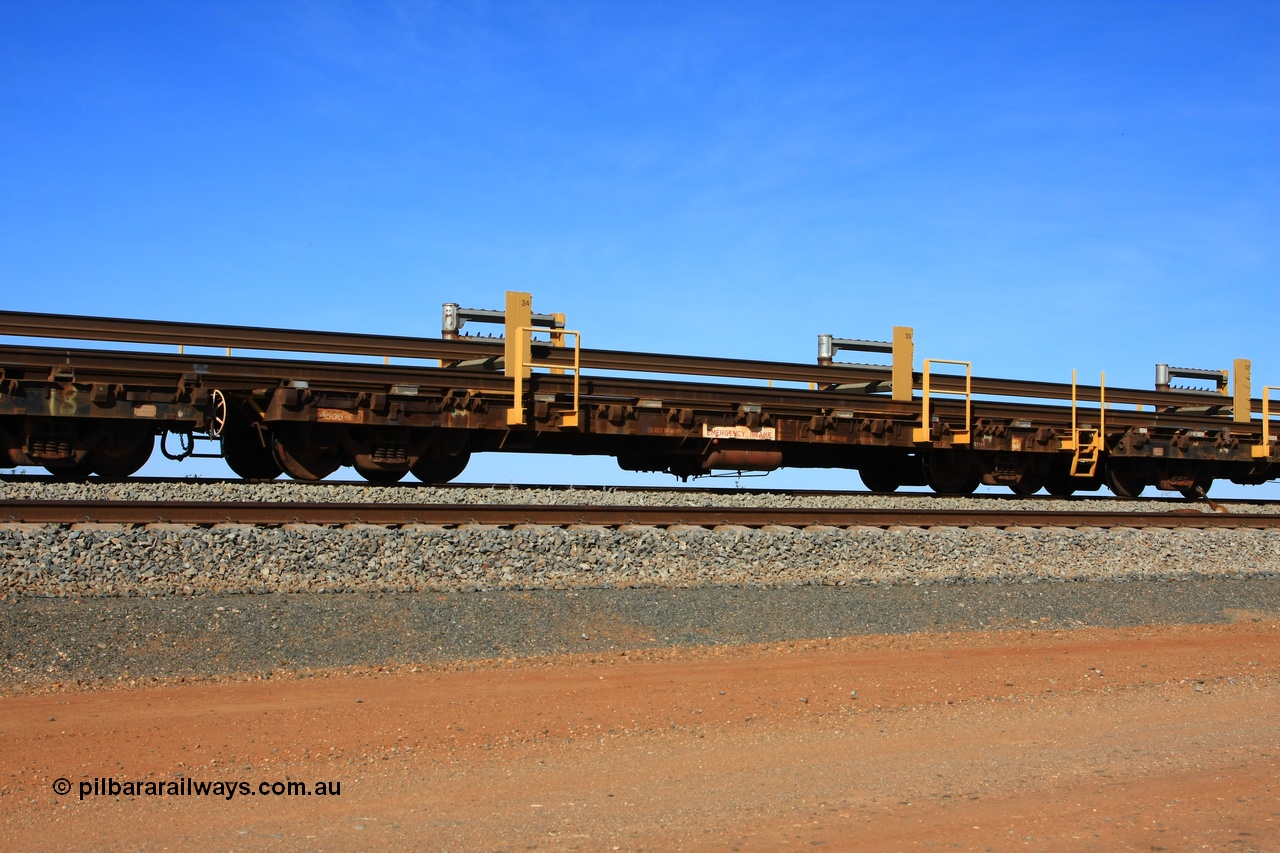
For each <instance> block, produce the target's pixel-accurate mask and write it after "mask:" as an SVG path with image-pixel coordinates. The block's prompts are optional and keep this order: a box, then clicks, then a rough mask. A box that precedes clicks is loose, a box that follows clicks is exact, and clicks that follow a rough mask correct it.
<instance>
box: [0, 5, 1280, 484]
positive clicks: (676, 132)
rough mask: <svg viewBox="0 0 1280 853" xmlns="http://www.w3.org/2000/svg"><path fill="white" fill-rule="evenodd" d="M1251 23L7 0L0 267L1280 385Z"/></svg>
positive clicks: (433, 329) (786, 356)
mask: <svg viewBox="0 0 1280 853" xmlns="http://www.w3.org/2000/svg"><path fill="white" fill-rule="evenodd" d="M1278 44H1280V4H1275V3H1270V2H1267V3H1261V2H1260V3H1249V2H1237V3H1174V2H1161V3H1155V2H1150V3H1147V2H1132V3H1084V2H1081V3H1065V2H1061V3H1012V2H1008V3H980V2H974V3H964V2H955V3H932V2H916V3H901V2H898V3H857V2H844V3H822V2H790V3H716V2H704V3H693V4H691V3H661V2H651V3H639V2H637V3H627V2H583V3H574V2H558V3H520V2H495V3H461V2H458V3H408V2H402V3H377V2H361V3H357V2H351V3H339V2H315V3H304V2H298V3H280V4H273V3H240V4H237V3H195V4H192V3H160V2H157V3H129V2H85V3H69V2H30V3H28V2H19V0H5V2H4V4H3V24H0V117H2V118H3V121H0V287H2V288H3V292H4V294H5V298H4V303H5V306H6V307H7V308H11V309H16V310H30V311H59V312H76V313H88V314H107V315H129V316H135V317H147V318H158V319H175V320H195V321H203V322H225V323H237V324H261V325H280V326H289V327H303V328H325V329H337V330H343V331H361V332H378V331H385V332H388V333H394V334H408V335H413V334H422V335H429V336H435V335H438V334H439V310H440V304H441V303H442V302H445V301H457V302H460V303H462V304H464V305H468V306H473V307H499V306H500V304H501V300H502V293H503V291H504V290H506V289H518V290H529V291H531V292H533V294H534V298H535V308H536V309H537V310H540V311H564V312H566V313H567V314H568V315H569V325H570V326H571V327H572V328H576V329H580V330H581V331H582V332H583V341H584V345H587V346H594V347H603V348H611V349H641V350H651V351H672V352H687V353H698V354H711V355H725V356H738V357H746V358H773V359H782V360H789V361H810V360H812V359H813V358H814V355H815V352H816V335H817V334H818V333H820V332H830V333H834V334H836V335H840V336H848V337H864V338H883V337H887V336H888V334H889V328H890V327H891V326H892V325H894V324H902V325H911V326H914V327H915V329H916V341H917V356H918V357H919V358H924V357H939V358H961V359H968V360H971V361H972V362H973V363H974V370H975V372H976V373H979V374H982V375H994V376H1011V377H1019V378H1029V379H1045V380H1064V381H1065V380H1067V379H1069V376H1070V371H1071V369H1072V368H1078V369H1079V370H1080V372H1081V376H1082V377H1095V376H1096V375H1097V374H1098V372H1099V371H1102V370H1105V371H1107V376H1108V382H1109V383H1113V384H1118V385H1126V386H1137V387H1144V388H1145V387H1150V386H1151V383H1152V380H1153V369H1154V368H1153V365H1154V364H1155V363H1156V362H1168V363H1171V364H1174V365H1180V366H1192V367H1229V366H1230V363H1231V360H1232V359H1233V358H1236V357H1248V358H1252V359H1253V362H1254V381H1255V385H1256V386H1261V385H1262V384H1264V383H1266V382H1272V383H1276V384H1280V346H1278V345H1277V343H1276V337H1275V329H1276V319H1277V315H1278V314H1280V311H1278V310H1277V309H1280V294H1278V293H1277V282H1280V275H1278V273H1280V254H1278V252H1277V235H1280V49H1278V48H1277V45H1278ZM357 302H358V303H359V304H356V303H357ZM149 470H168V469H163V468H161V467H157V464H156V463H153V464H152V466H151V468H150V469H149ZM179 470H186V469H179ZM465 476H466V477H468V478H473V479H479V480H498V481H505V480H517V481H519V480H526V479H537V480H548V481H553V480H558V479H565V480H575V479H578V480H582V479H584V478H586V479H590V480H594V481H600V482H631V481H636V480H640V481H645V482H652V481H654V479H653V478H651V477H640V478H632V477H629V476H624V475H622V474H621V472H618V471H617V469H616V468H615V467H614V466H613V464H612V462H611V461H608V460H603V461H597V462H582V461H577V462H572V463H565V462H562V461H559V460H521V459H513V458H510V457H500V458H498V459H480V460H477V461H476V462H475V463H473V467H472V468H471V469H469V470H468V472H467V474H466V475H465ZM752 484H753V485H777V486H783V485H791V484H796V485H804V484H809V485H814V486H829V487H839V486H841V485H856V477H854V476H853V475H852V474H848V473H844V472H836V473H832V474H812V473H807V472H803V473H788V472H782V473H780V474H775V475H773V476H771V477H769V478H768V479H765V480H756V481H752ZM1264 492H1267V493H1269V494H1270V496H1275V494H1276V493H1277V489H1276V487H1275V486H1274V485H1272V486H1268V487H1266V488H1265V489H1264V490H1252V493H1255V494H1259V495H1261V494H1263V493H1264Z"/></svg>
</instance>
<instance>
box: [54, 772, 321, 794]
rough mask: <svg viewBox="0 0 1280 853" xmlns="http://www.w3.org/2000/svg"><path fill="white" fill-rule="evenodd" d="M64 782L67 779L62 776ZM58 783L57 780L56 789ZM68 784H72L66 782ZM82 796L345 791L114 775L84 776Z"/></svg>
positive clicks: (287, 783) (316, 786)
mask: <svg viewBox="0 0 1280 853" xmlns="http://www.w3.org/2000/svg"><path fill="white" fill-rule="evenodd" d="M58 781H59V782H65V781H66V780H65V779H59V780H58ZM59 787H62V786H59V785H58V784H57V783H56V782H55V783H54V790H55V791H56V790H58V788H59ZM65 787H67V788H69V787H70V786H69V785H67V786H65ZM79 790H80V799H82V800H83V799H84V798H85V797H221V798H222V799H224V800H232V799H235V798H236V797H254V796H266V797H311V796H316V797H339V796H341V795H342V783H341V782H331V781H320V782H316V783H315V784H312V785H308V784H307V783H306V782H299V781H297V780H286V781H274V782H258V783H257V784H254V783H252V782H241V781H238V780H236V781H217V782H208V781H203V780H198V779H192V778H191V777H189V776H188V777H185V778H182V779H173V780H171V781H167V782H156V781H132V780H131V781H125V782H119V781H117V780H115V779H114V778H111V777H106V778H96V779H93V780H87V779H86V780H83V781H81V782H80V783H79Z"/></svg>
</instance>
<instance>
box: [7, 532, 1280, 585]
mask: <svg viewBox="0 0 1280 853" xmlns="http://www.w3.org/2000/svg"><path fill="white" fill-rule="evenodd" d="M1207 577H1217V578H1258V577H1280V530H1276V529H1267V530H1251V529H1222V528H1213V529H1206V530H1190V529H1179V530H1169V529H1163V528H1145V529H1137V528H1113V529H1110V530H1102V529H1096V528H1076V529H1070V530H1068V529H1063V528H1021V527H1010V528H1004V529H993V528H949V527H934V528H928V529H923V528H914V527H902V528H890V529H888V530H885V529H881V528H878V527H861V526H858V527H849V528H833V527H823V526H815V527H809V528H802V529H797V528H790V527H766V528H762V529H759V530H754V529H747V528H742V527H734V526H726V527H719V528H716V529H714V530H708V529H704V528H700V527H687V526H682V527H670V528H653V527H642V526H626V527H621V528H617V529H613V528H605V527H596V526H589V525H576V526H573V527H569V528H552V527H543V526H538V525H519V526H516V527H513V528H500V527H491V526H485V525H466V526H462V527H457V528H445V527H436V526H429V525H409V526H405V527H402V528H384V527H375V526H370V525H362V524H360V525H348V526H345V527H340V528H327V527H320V526H315V525H305V524H291V525H284V526H282V527H257V526H251V525H241V524H219V525H215V526H213V527H198V526H189V525H178V524H151V525H145V526H126V525H110V524H77V525H70V526H67V525H55V524H50V525H35V524H0V596H12V595H21V596H56V597H66V596H130V595H146V596H151V595H190V594H213V593H295V592H310V593H333V592H480V591H486V590H535V589H614V588H663V589H666V588H689V587H706V586H737V587H756V586H759V587H792V586H845V585H869V584H871V585H896V586H921V585H939V584H942V585H946V584H957V583H962V584H968V583H996V584H999V583H1030V582H1065V581H1081V580H1103V579H1106V580H1177V579H1188V578H1207Z"/></svg>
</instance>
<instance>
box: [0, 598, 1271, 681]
mask: <svg viewBox="0 0 1280 853" xmlns="http://www.w3.org/2000/svg"><path fill="white" fill-rule="evenodd" d="M1278 615H1280V580H1276V579H1253V580H1189V581H1181V582H1170V581H1129V582H1115V581H1095V582H1089V583H1060V584H1003V585H1001V584H962V585H956V586H941V587H879V586H848V587H841V588H833V587H821V586H820V587H797V588H786V589H749V588H737V587H705V588H701V589H683V590H657V589H648V590H636V589H627V590H580V591H561V592H555V591H543V592H486V593H481V594H479V595H462V594H454V595H437V594H428V593H408V594H396V595H383V594H355V595H259V596H245V595H221V596H177V597H158V598H154V599H152V598H86V599H47V598H9V599H7V600H3V601H0V688H2V689H4V690H23V689H30V688H39V687H42V686H50V685H63V686H71V685H75V684H90V685H92V684H100V683H117V682H119V681H124V682H125V683H129V682H136V683H145V682H147V681H149V680H151V679H155V678H161V679H164V678H190V677H197V678H204V677H222V676H228V677H246V676H248V677H254V678H270V677H273V676H275V675H278V674H286V673H295V672H299V671H301V672H304V673H305V672H306V671H307V670H309V669H317V668H331V667H377V666H401V665H403V666H410V665H416V664H428V665H434V664H453V663H455V662H459V661H469V660H483V659H493V658H504V659H505V658H522V657H537V656H543V655H553V654H563V653H585V654H588V655H617V654H622V653H623V652H626V651H628V650H644V649H660V648H665V647H673V646H706V645H741V644H744V643H765V642H780V641H786V640H800V639H822V638H827V637H842V636H856V635H870V634H909V633H916V632H921V631H967V630H1005V629H1010V630H1031V631H1055V630H1062V629H1072V628H1079V627H1104V628H1110V627H1125V626H1136V625H1160V624H1209V623H1227V622H1233V621H1240V620H1245V621H1248V620H1253V621H1258V620H1274V619H1276V618H1277V616H1278ZM583 635H586V637H587V639H583ZM856 694H857V690H856V689H855V690H852V691H851V692H850V697H851V698H856Z"/></svg>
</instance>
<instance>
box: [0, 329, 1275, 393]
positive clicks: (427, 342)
mask: <svg viewBox="0 0 1280 853" xmlns="http://www.w3.org/2000/svg"><path fill="white" fill-rule="evenodd" d="M0 335H8V336H15V337H28V338H62V339H74V340H82V341H113V342H121V343H152V344H173V345H184V346H198V347H211V348H219V349H220V348H227V347H230V348H238V349H247V350H259V351H290V352H300V353H327V354H347V355H367V356H383V357H388V358H390V357H396V358H412V359H440V360H443V361H446V362H448V361H462V360H470V359H493V358H497V357H499V356H501V355H502V352H503V344H502V341H501V340H500V339H479V338H468V337H466V336H463V337H460V338H457V339H454V340H443V339H440V338H415V337H407V336H397V335H365V334H356V333H351V332H324V331H302V330H295V329H275V328H267V327H259V326H230V325H215V324H201V323H184V322H170V321H159V320H126V319H116V318H109V317H83V316H77V315H69V314H39V313H32V312H22V311H0ZM537 358H538V360H540V361H547V362H549V363H551V364H555V365H556V366H563V367H571V366H572V362H573V355H572V353H569V352H565V351H562V350H559V349H557V348H554V347H545V348H539V350H538V353H537ZM581 366H582V367H583V368H584V369H589V370H611V371H621V372H627V373H670V374H683V375H693V376H720V377H730V378H738V379H764V380H773V381H781V382H800V383H817V384H819V385H840V384H857V383H863V382H871V381H884V380H886V379H887V378H888V376H889V373H890V368H889V367H888V366H883V367H881V366H877V365H847V364H832V365H818V364H804V363H798V362H771V361H758V360H750V359H735V358H713V357H708V356H689V355H671V354H659V353H643V352H626V351H622V350H601V349H590V348H584V349H583V350H582V351H581ZM913 377H914V378H913V384H914V385H915V387H917V388H918V387H919V385H920V378H921V374H920V373H918V372H917V373H915V374H914V375H913ZM972 383H973V384H972V389H973V393H974V394H978V395H985V396H994V397H1036V398H1046V399H1058V400H1063V399H1070V397H1071V385H1070V383H1065V382H1042V381H1026V380H1012V379H999V378H993V377H982V376H975V377H973V380H972ZM933 384H934V387H935V388H936V389H937V390H938V391H948V392H954V391H956V390H958V389H961V388H962V385H963V383H962V382H960V381H959V380H958V379H957V378H955V377H949V376H947V375H945V374H939V375H938V376H936V377H934V378H933ZM1100 395H1101V389H1100V388H1099V387H1098V386H1097V385H1083V384H1082V385H1078V386H1077V387H1076V398H1077V399H1078V400H1080V401H1085V402H1098V401H1099V399H1100ZM1107 398H1108V400H1110V401H1111V402H1118V403H1127V404H1130V405H1138V404H1141V405H1149V406H1153V407H1155V408H1157V409H1158V408H1164V407H1184V408H1185V407H1200V406H1219V407H1229V406H1230V405H1231V400H1230V398H1228V397H1224V396H1222V395H1219V394H1214V393H1210V392H1194V391H1191V392H1188V391H1154V390H1145V389H1139V388H1120V387H1116V388H1108V389H1107ZM1251 409H1252V410H1253V411H1255V412H1261V411H1262V400H1261V398H1254V399H1253V400H1251Z"/></svg>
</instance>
